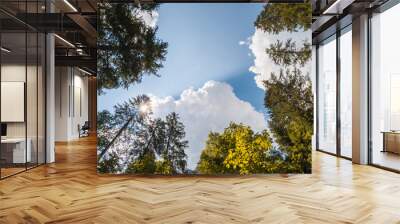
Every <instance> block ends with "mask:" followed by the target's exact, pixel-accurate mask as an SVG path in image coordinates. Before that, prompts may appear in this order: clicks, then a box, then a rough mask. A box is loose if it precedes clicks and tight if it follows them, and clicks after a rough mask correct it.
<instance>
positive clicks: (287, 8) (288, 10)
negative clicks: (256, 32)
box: [255, 3, 312, 34]
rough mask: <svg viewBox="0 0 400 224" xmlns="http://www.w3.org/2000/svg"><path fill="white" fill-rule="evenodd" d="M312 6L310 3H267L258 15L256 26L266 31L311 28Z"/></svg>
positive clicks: (295, 30) (289, 30)
mask: <svg viewBox="0 0 400 224" xmlns="http://www.w3.org/2000/svg"><path fill="white" fill-rule="evenodd" d="M311 19H312V8H311V4H310V3H274V4H266V5H265V6H264V10H263V11H262V12H261V13H260V14H259V15H258V16H257V20H256V22H255V26H256V27H257V28H259V29H262V30H264V31H265V32H268V33H272V34H278V33H280V32H284V31H287V32H297V31H300V30H308V29H310V28H311Z"/></svg>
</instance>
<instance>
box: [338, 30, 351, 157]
mask: <svg viewBox="0 0 400 224" xmlns="http://www.w3.org/2000/svg"><path fill="white" fill-rule="evenodd" d="M352 73H353V72H352V35H351V30H349V31H348V32H346V33H344V34H342V35H341V36H340V122H341V124H340V127H341V130H340V135H341V137H340V143H341V146H340V152H341V155H342V156H345V157H349V158H351V157H352V148H351V146H352V137H351V136H352Z"/></svg>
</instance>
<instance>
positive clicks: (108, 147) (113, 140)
mask: <svg viewBox="0 0 400 224" xmlns="http://www.w3.org/2000/svg"><path fill="white" fill-rule="evenodd" d="M132 120H133V117H131V118H129V120H128V121H127V122H126V123H125V124H124V126H122V128H121V129H119V130H118V132H117V134H116V135H115V136H114V138H113V139H112V140H111V142H110V143H109V144H108V145H107V146H106V147H105V148H104V149H103V150H102V151H101V153H100V155H99V156H98V157H97V160H98V161H100V159H101V158H102V157H103V156H104V155H105V154H106V152H107V151H108V150H109V149H110V147H111V146H112V145H113V144H114V142H115V140H117V138H118V137H119V136H120V135H121V134H122V132H123V131H124V130H125V129H126V128H127V127H128V125H129V123H130V122H131V121H132Z"/></svg>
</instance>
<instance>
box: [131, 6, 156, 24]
mask: <svg viewBox="0 0 400 224" xmlns="http://www.w3.org/2000/svg"><path fill="white" fill-rule="evenodd" d="M134 13H135V15H136V16H137V17H138V18H141V19H142V20H143V22H144V23H145V24H146V25H147V26H149V27H151V28H155V27H156V26H157V22H158V17H159V14H158V12H157V11H155V10H153V11H151V12H148V11H144V10H140V9H138V10H136V11H135V12H134Z"/></svg>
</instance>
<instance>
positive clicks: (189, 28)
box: [99, 4, 265, 112]
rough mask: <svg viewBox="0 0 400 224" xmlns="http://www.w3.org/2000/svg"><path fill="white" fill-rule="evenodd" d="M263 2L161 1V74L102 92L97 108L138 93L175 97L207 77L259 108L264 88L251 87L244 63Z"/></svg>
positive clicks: (248, 60) (249, 59)
mask: <svg viewBox="0 0 400 224" xmlns="http://www.w3.org/2000/svg"><path fill="white" fill-rule="evenodd" d="M262 7H263V4H162V5H160V8H159V9H158V13H159V18H158V23H157V25H158V33H157V35H158V37H159V38H160V39H161V40H163V41H165V42H168V44H169V46H168V53H167V56H166V61H165V62H164V63H163V65H164V67H163V68H162V69H160V71H159V74H160V75H161V77H155V76H145V77H144V78H143V81H142V83H140V84H137V85H135V86H133V87H130V88H129V89H128V90H126V89H118V90H111V91H106V94H105V95H102V96H100V97H99V110H102V109H108V110H112V107H113V105H115V104H116V103H117V102H122V101H125V100H127V99H128V98H129V97H133V96H136V95H138V94H152V95H155V96H158V97H166V96H173V97H179V95H180V94H181V92H182V91H183V90H185V89H187V88H189V87H194V88H199V87H202V86H203V85H204V83H205V82H207V81H209V80H216V81H221V82H226V83H229V84H230V85H231V86H232V87H233V90H234V93H235V94H236V96H237V97H238V98H240V99H241V100H244V101H247V102H250V103H251V104H252V106H253V107H255V108H256V109H257V110H258V111H260V112H261V111H264V110H265V109H264V107H263V97H264V92H263V90H261V89H260V88H258V87H257V86H256V83H255V81H254V74H253V73H252V72H250V71H249V67H250V66H252V64H253V63H254V58H253V56H252V55H251V54H250V53H251V52H250V50H249V48H248V46H247V45H239V41H244V40H246V39H247V38H248V37H250V36H252V35H253V34H254V30H255V29H254V25H253V23H254V21H255V19H256V17H257V15H258V14H259V13H260V12H261V10H262Z"/></svg>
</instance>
